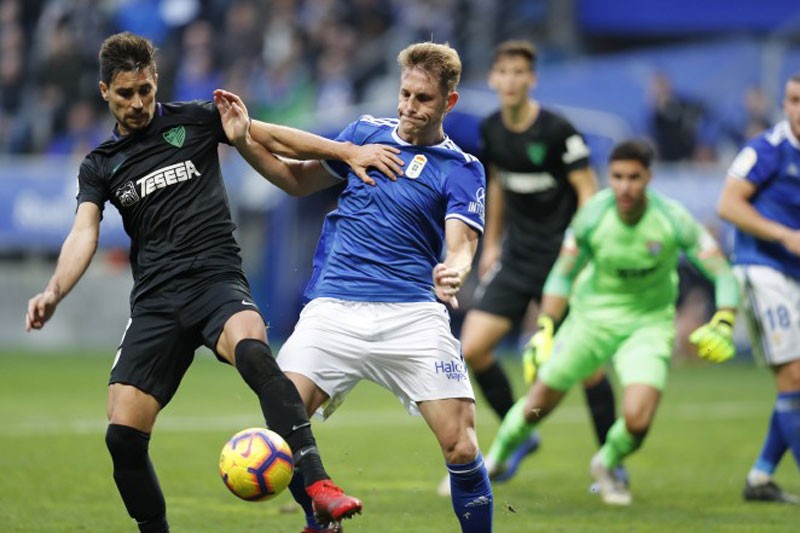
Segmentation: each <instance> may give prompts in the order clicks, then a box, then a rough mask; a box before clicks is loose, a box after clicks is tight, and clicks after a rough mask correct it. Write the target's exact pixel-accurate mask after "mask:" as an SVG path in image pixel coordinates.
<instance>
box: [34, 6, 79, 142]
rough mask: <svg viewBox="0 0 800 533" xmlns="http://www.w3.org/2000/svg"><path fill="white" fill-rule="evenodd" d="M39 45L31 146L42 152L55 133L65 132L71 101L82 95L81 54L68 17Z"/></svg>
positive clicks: (57, 24)
mask: <svg viewBox="0 0 800 533" xmlns="http://www.w3.org/2000/svg"><path fill="white" fill-rule="evenodd" d="M40 44H41V45H42V50H41V52H40V53H41V55H40V57H39V60H38V63H37V65H36V68H35V75H34V78H35V81H36V89H37V93H38V94H37V105H36V108H37V116H36V120H35V121H34V129H33V134H34V139H33V142H34V147H35V148H36V149H37V151H41V150H42V149H43V148H44V147H45V146H47V144H48V142H49V140H50V138H51V137H52V136H53V135H54V134H58V133H61V132H62V131H64V127H65V119H66V115H67V110H68V106H69V103H70V100H71V99H72V98H74V97H75V96H77V95H80V94H81V92H80V91H81V78H82V75H83V73H84V67H85V64H84V61H83V56H82V54H81V52H80V49H79V47H78V44H77V40H76V38H75V35H74V34H73V33H72V29H71V27H70V25H69V21H68V19H67V17H62V18H61V19H59V20H58V22H57V23H56V25H55V26H54V28H53V30H52V32H51V33H49V34H48V35H47V37H46V38H45V41H44V42H43V43H40Z"/></svg>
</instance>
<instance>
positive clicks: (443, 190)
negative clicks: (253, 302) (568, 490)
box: [217, 42, 493, 532]
mask: <svg viewBox="0 0 800 533" xmlns="http://www.w3.org/2000/svg"><path fill="white" fill-rule="evenodd" d="M398 62H399V64H400V67H401V77H400V92H399V102H398V107H397V113H398V118H382V119H377V118H373V117H370V116H364V117H361V118H360V119H359V120H357V121H355V122H354V123H352V124H351V125H350V126H348V127H347V128H345V130H344V131H342V133H340V134H339V136H338V137H337V140H339V141H345V142H352V143H354V144H357V145H361V144H365V143H381V144H384V145H388V146H394V147H397V148H398V149H399V150H400V157H401V158H402V160H403V162H404V167H403V176H402V178H401V179H398V180H397V181H396V182H395V183H389V182H387V181H386V180H380V175H379V174H377V173H373V176H374V177H375V178H376V181H377V184H376V186H369V185H367V184H365V183H363V182H362V181H361V180H359V179H357V178H355V176H354V175H353V173H352V171H350V169H349V168H348V167H347V166H346V165H342V164H340V163H338V162H335V161H326V162H316V163H313V162H306V163H294V162H283V161H280V160H278V159H276V158H274V157H272V156H271V154H269V153H268V151H267V150H265V149H264V148H263V147H262V146H261V145H260V144H259V141H260V135H261V129H260V128H259V127H258V124H257V123H255V124H254V126H252V127H250V128H248V127H247V125H248V121H247V120H246V110H245V109H244V106H243V104H242V103H241V100H239V99H238V97H236V96H235V95H231V94H230V93H226V92H223V91H220V92H218V93H217V101H218V106H219V109H220V112H221V114H222V116H223V121H224V122H225V124H226V131H227V132H228V136H229V138H230V140H231V141H232V143H233V144H234V145H235V146H236V147H237V149H238V150H239V151H240V153H241V154H242V155H243V156H244V157H245V158H246V159H247V160H248V162H250V164H251V165H253V166H254V168H256V169H257V170H258V171H259V172H260V173H262V174H263V175H265V176H267V177H268V179H270V180H271V181H273V182H274V183H275V184H277V185H279V186H280V187H282V188H284V189H285V190H287V191H288V192H291V193H294V194H306V193H310V192H313V191H315V190H319V189H321V188H323V187H326V186H330V185H333V184H335V183H339V182H341V181H342V180H344V181H345V182H346V188H345V189H344V191H343V192H342V193H341V195H340V196H339V206H338V209H336V210H334V211H333V212H331V213H329V214H328V216H327V217H326V219H325V223H324V226H323V230H322V235H321V237H320V240H319V244H318V247H317V251H316V254H315V257H314V268H313V274H312V277H311V280H310V282H309V284H308V287H307V288H306V293H305V295H306V297H307V299H308V300H309V301H308V303H307V305H306V306H305V308H304V309H303V311H302V313H301V315H300V320H299V322H298V323H297V326H296V328H295V331H294V333H293V334H292V335H291V337H290V338H289V339H288V341H287V342H286V344H284V346H283V348H282V350H281V352H280V355H279V358H278V362H279V364H280V365H281V368H283V370H284V371H285V372H286V373H287V374H288V375H289V377H290V379H291V380H292V381H293V382H294V383H295V385H296V386H297V388H298V390H299V391H300V395H301V397H302V398H303V401H304V402H305V405H306V408H307V409H308V412H309V414H310V413H312V412H314V411H316V410H317V409H320V410H321V413H322V415H323V416H328V415H330V414H331V413H333V411H334V410H335V409H336V407H338V406H339V405H340V404H341V403H342V401H343V400H344V398H345V396H346V395H347V393H348V392H349V391H350V390H351V389H352V388H353V387H354V386H355V385H356V384H357V383H358V382H359V381H361V380H362V379H367V380H370V381H373V382H375V383H377V384H379V385H382V386H383V387H385V388H387V389H388V390H390V391H392V392H393V393H394V394H395V395H396V396H397V397H398V398H399V399H400V401H401V402H402V403H403V405H404V406H405V407H406V409H407V410H408V411H409V413H411V414H421V415H422V416H423V418H424V419H425V421H426V422H427V423H428V425H429V426H430V428H431V429H432V430H433V432H434V434H435V436H436V438H437V439H438V441H439V445H440V446H441V449H442V453H443V455H444V458H445V462H446V464H447V470H448V472H449V473H450V482H451V485H452V501H453V508H454V510H455V513H456V516H457V517H458V520H459V522H460V524H461V530H462V531H470V532H473V531H474V532H489V531H491V530H492V515H493V497H492V489H491V485H490V483H489V478H488V476H487V472H486V468H485V466H484V464H483V457H482V455H481V453H480V450H479V449H478V440H477V436H476V432H475V400H474V394H473V391H472V386H471V385H470V381H469V377H468V374H467V367H466V364H465V362H464V359H463V357H462V355H461V349H460V344H459V342H458V340H456V339H455V338H454V337H453V335H452V333H451V331H450V320H449V316H448V312H447V309H446V307H445V306H444V305H442V304H441V303H439V302H437V299H438V300H441V301H443V302H448V303H450V305H452V306H454V307H455V306H457V305H458V301H457V299H456V295H457V293H458V291H459V289H460V288H461V285H462V283H463V281H464V279H465V277H466V276H467V273H468V272H469V270H470V267H471V264H472V260H473V256H474V254H475V250H476V247H477V242H478V236H479V234H480V233H481V232H482V231H483V217H484V196H485V175H484V170H483V167H482V165H481V164H480V163H479V162H478V161H477V160H476V159H475V158H474V157H473V156H471V155H469V154H466V153H464V152H463V151H461V149H460V148H459V147H458V146H456V144H455V143H453V141H451V140H450V139H449V138H448V137H447V136H446V135H445V133H444V130H443V128H442V121H443V120H444V117H445V115H446V114H447V112H448V111H450V110H451V109H452V108H453V106H454V105H455V104H456V101H457V100H458V93H457V92H456V85H457V83H458V81H459V78H460V75H461V61H460V59H459V57H458V53H457V52H456V51H455V50H454V49H453V48H451V47H449V46H447V45H441V44H435V43H430V42H426V43H418V44H413V45H411V46H409V47H407V48H406V49H404V50H403V51H402V52H400V54H399V56H398ZM301 496H302V494H301ZM301 504H302V502H301ZM306 507H307V506H306Z"/></svg>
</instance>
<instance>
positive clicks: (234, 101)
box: [214, 89, 250, 146]
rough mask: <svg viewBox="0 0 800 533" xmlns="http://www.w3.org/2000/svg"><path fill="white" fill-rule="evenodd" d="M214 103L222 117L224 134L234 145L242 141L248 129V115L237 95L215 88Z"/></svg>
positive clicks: (245, 107)
mask: <svg viewBox="0 0 800 533" xmlns="http://www.w3.org/2000/svg"><path fill="white" fill-rule="evenodd" d="M214 104H216V106H217V110H218V111H219V116H220V118H221V119H222V128H223V129H224V130H225V135H226V136H227V137H228V140H229V141H230V142H231V144H233V145H234V146H235V145H237V144H239V143H241V142H244V141H245V140H246V139H247V134H248V132H249V131H250V115H249V113H248V112H247V106H245V105H244V102H243V101H242V99H241V98H239V96H238V95H236V94H234V93H232V92H229V91H225V90H223V89H217V90H215V91H214Z"/></svg>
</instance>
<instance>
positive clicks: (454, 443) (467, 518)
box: [418, 398, 494, 533]
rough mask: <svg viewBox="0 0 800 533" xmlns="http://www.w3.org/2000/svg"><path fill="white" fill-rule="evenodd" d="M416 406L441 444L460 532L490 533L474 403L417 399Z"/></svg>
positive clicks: (487, 487) (489, 508)
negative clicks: (418, 401)
mask: <svg viewBox="0 0 800 533" xmlns="http://www.w3.org/2000/svg"><path fill="white" fill-rule="evenodd" d="M418 406H419V410H420V412H421V413H422V416H423V417H424V418H425V421H426V422H427V423H428V426H429V427H430V428H431V430H433V433H434V435H435V436H436V439H437V441H438V442H439V446H440V447H441V450H442V455H443V456H444V459H445V463H446V466H447V470H448V472H449V478H450V484H451V498H452V501H453V510H454V511H455V514H456V516H457V517H458V520H459V522H460V523H461V531H462V532H476V533H477V532H491V531H492V517H493V507H494V502H493V496H492V487H491V484H490V482H489V476H488V474H487V472H486V467H485V465H484V464H483V456H482V455H481V453H480V450H479V448H478V437H477V435H476V432H475V404H474V403H473V402H472V400H468V399H464V398H458V399H457V398H451V399H446V400H433V401H426V402H420V403H419V404H418Z"/></svg>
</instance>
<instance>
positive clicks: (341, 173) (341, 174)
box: [322, 119, 364, 180]
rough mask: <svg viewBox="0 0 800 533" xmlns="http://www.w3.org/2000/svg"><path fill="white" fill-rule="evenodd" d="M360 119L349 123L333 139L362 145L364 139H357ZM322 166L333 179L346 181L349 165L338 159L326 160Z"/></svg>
mask: <svg viewBox="0 0 800 533" xmlns="http://www.w3.org/2000/svg"><path fill="white" fill-rule="evenodd" d="M360 122H361V119H358V120H356V121H355V122H351V123H350V124H349V125H348V126H347V127H346V128H345V129H343V130H342V131H341V132H339V135H337V136H336V138H335V139H334V140H335V141H339V142H351V143H353V144H358V145H362V144H364V139H363V138H359V135H358V124H359V123H360ZM322 166H323V167H325V169H326V170H327V171H328V172H329V173H330V174H331V175H332V176H333V177H335V178H337V179H339V180H346V179H347V175H348V174H349V173H350V165H348V164H347V163H345V162H343V161H339V160H338V159H326V160H325V161H323V162H322Z"/></svg>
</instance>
